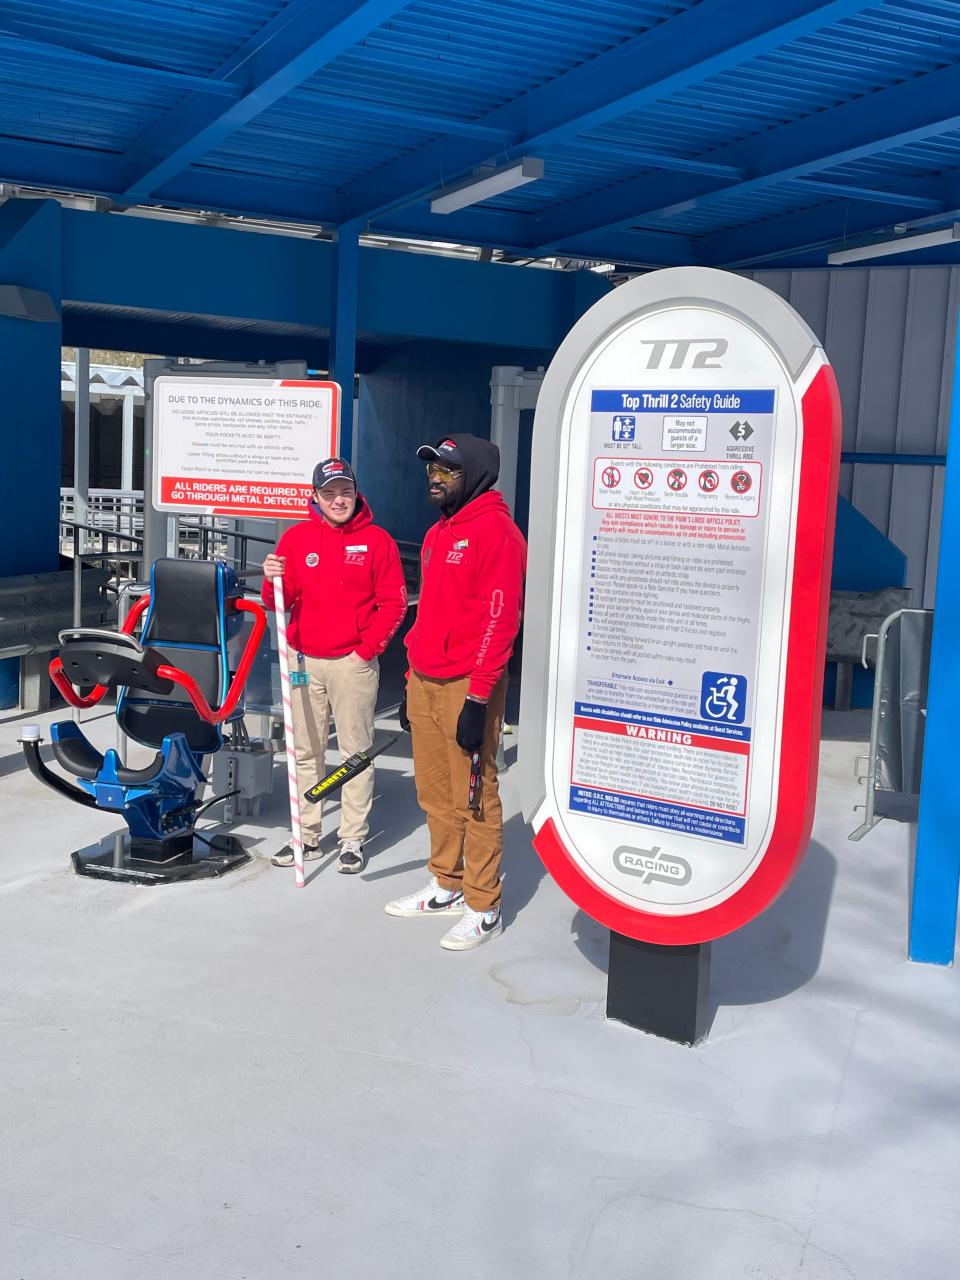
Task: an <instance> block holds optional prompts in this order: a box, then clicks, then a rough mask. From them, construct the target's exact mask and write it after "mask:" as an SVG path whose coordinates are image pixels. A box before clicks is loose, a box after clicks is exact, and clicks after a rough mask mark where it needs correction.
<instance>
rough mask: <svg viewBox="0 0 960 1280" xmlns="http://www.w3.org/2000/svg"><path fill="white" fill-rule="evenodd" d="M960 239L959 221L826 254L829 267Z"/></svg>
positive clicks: (950, 242) (928, 247)
mask: <svg viewBox="0 0 960 1280" xmlns="http://www.w3.org/2000/svg"><path fill="white" fill-rule="evenodd" d="M955 240H960V223H958V222H955V223H954V224H953V226H952V227H944V228H943V229H942V230H941V231H927V232H925V233H924V234H923V235H919V236H904V237H902V238H901V239H899V240H881V242H880V243H879V244H861V245H858V246H857V248H856V249H840V250H838V251H837V252H836V253H831V254H828V255H827V262H828V263H829V264H830V266H831V267H839V266H842V265H843V263H845V262H866V261H868V260H869V259H870V258H889V257H892V256H893V254H895V253H916V251H917V250H918V249H931V248H933V246H934V245H938V244H952V243H953V242H954V241H955Z"/></svg>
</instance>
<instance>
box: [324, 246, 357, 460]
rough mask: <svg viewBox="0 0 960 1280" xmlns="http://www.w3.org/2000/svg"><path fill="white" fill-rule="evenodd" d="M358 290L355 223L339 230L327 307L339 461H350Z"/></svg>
mask: <svg viewBox="0 0 960 1280" xmlns="http://www.w3.org/2000/svg"><path fill="white" fill-rule="evenodd" d="M359 288H360V236H359V228H358V226H357V224H356V223H355V222H350V223H347V224H346V225H345V226H342V227H340V228H339V229H338V231H337V233H336V235H335V237H334V245H333V296H332V298H331V306H330V320H331V326H330V375H331V377H332V378H333V380H334V382H338V383H339V384H340V445H339V454H340V457H341V458H346V459H347V460H348V461H350V462H352V461H353V452H354V449H353V445H354V441H353V383H354V376H355V374H356V369H357V305H358V297H359Z"/></svg>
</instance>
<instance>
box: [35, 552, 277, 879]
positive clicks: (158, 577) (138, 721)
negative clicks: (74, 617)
mask: <svg viewBox="0 0 960 1280" xmlns="http://www.w3.org/2000/svg"><path fill="white" fill-rule="evenodd" d="M144 615H145V616H144ZM247 615H250V617H251V619H252V626H251V628H250V634H249V636H248V637H247V640H246V643H245V644H244V647H243V652H242V656H241V658H240V660H239V662H238V664H237V669H236V671H235V672H233V673H231V671H230V662H229V658H228V643H229V641H230V640H231V639H233V638H234V637H236V636H237V635H238V634H239V632H240V629H241V627H242V626H243V624H244V621H245V618H246V616H247ZM141 618H143V629H142V633H141V636H140V639H139V640H138V639H137V638H136V637H135V635H134V631H135V629H136V626H137V623H138V622H139V621H140V620H141ZM265 627H266V615H265V613H264V611H263V609H262V608H261V606H260V605H259V604H258V603H256V602H254V601H252V600H244V599H243V598H242V594H241V588H240V585H239V583H238V581H237V577H236V575H235V573H234V572H233V570H232V569H230V568H229V567H228V566H227V565H225V564H223V563H220V562H213V561H206V560H158V561H156V563H155V564H154V565H153V567H152V570H151V573H150V593H149V595H146V596H143V597H142V598H141V599H140V600H138V601H137V603H136V604H135V605H134V607H133V608H132V609H131V611H130V613H129V615H128V616H127V619H126V622H125V623H124V626H123V628H122V630H120V631H109V630H105V629H101V628H94V627H77V628H70V629H68V630H66V631H62V632H61V633H60V653H59V656H58V657H56V658H54V659H53V661H52V662H51V663H50V678H51V680H52V681H53V683H54V684H55V685H56V687H57V688H58V689H59V691H60V692H61V693H62V694H63V697H64V698H65V699H66V701H67V702H68V703H69V704H70V705H71V706H74V707H93V706H95V705H96V704H97V703H98V702H100V700H101V699H102V698H103V697H104V696H105V695H106V694H107V692H108V691H110V690H113V691H115V692H116V698H117V700H116V716H117V722H118V724H119V726H120V728H121V730H122V731H123V733H124V734H125V735H126V736H127V738H129V739H130V740H132V741H134V742H138V743H140V744H141V745H142V746H146V747H150V748H152V749H153V750H154V751H155V752H156V755H155V756H154V758H153V760H151V761H150V762H149V764H147V765H146V766H144V767H142V768H130V767H128V766H126V765H124V764H123V763H122V762H121V760H120V756H119V755H118V753H117V752H116V751H114V750H109V751H107V752H106V753H105V754H104V753H101V752H100V751H99V750H98V749H97V748H96V747H95V746H94V745H93V743H91V742H90V741H89V740H88V738H87V737H86V736H85V735H84V733H83V731H82V730H81V729H80V727H79V725H77V724H75V723H74V722H73V721H72V720H62V721H60V722H59V723H57V724H54V725H52V726H51V731H50V732H51V745H52V747H53V754H54V758H55V759H56V761H57V763H58V764H59V765H60V766H61V768H62V769H64V770H65V771H67V772H68V773H71V774H73V776H74V778H75V779H76V781H75V782H69V781H67V780H66V779H65V778H63V777H62V776H61V775H60V774H58V773H56V772H54V771H53V770H52V769H51V768H49V766H48V765H47V764H45V763H44V761H43V760H42V759H41V757H40V740H39V735H38V734H37V736H30V735H28V734H27V732H26V731H24V734H23V735H22V739H21V741H22V744H23V751H24V755H25V757H26V761H27V765H28V767H29V768H30V770H31V772H32V773H33V774H34V776H35V777H37V778H38V779H39V780H40V781H41V782H43V783H44V784H45V785H47V786H49V787H52V788H53V789H54V790H55V791H58V792H60V794H61V795H66V796H69V797H70V799H72V800H74V801H76V802H77V803H79V804H83V805H87V806H90V807H94V808H97V809H101V810H104V811H106V812H109V813H116V814H118V815H120V816H121V817H122V818H123V819H124V821H125V822H126V824H127V827H128V828H129V840H124V839H122V838H121V837H119V836H118V837H117V840H116V842H115V846H114V850H113V852H112V853H110V852H108V853H100V852H97V853H95V854H93V855H89V856H88V855H85V854H83V853H79V852H75V853H74V854H72V858H73V864H74V867H75V869H76V871H77V872H78V873H79V874H82V875H93V876H99V877H101V878H108V879H117V880H121V879H122V880H134V881H138V882H140V883H149V884H153V883H159V882H163V881H171V880H185V879H196V878H199V877H206V876H211V875H222V874H223V872H224V871H229V870H231V869H232V868H233V867H235V866H239V865H240V864H241V863H243V862H246V861H248V860H249V855H248V854H247V853H246V852H245V851H244V849H243V847H242V845H241V844H240V842H239V841H238V840H237V839H235V838H234V837H230V836H222V835H221V836H216V837H214V838H213V840H207V839H205V838H204V837H202V836H200V835H199V834H198V833H196V832H195V823H196V819H197V816H198V814H199V813H200V811H201V810H202V809H205V808H207V807H208V806H209V805H210V804H213V803H216V800H217V799H223V798H225V797H214V799H213V800H208V801H206V803H204V802H202V801H201V800H200V799H199V797H200V796H201V794H202V791H203V785H204V784H205V782H206V780H207V779H206V772H205V770H204V758H205V757H208V756H210V755H212V754H213V753H214V752H216V751H219V749H220V748H221V746H222V745H223V725H225V724H230V723H232V722H234V721H238V720H241V719H242V717H243V690H244V685H245V683H246V680H247V676H248V674H249V671H250V667H251V666H252V664H253V659H254V655H255V654H256V652H257V648H258V646H259V644H260V640H261V638H262V636H263V632H264V629H265ZM91 686H92V688H91ZM195 840H196V841H197V842H199V843H200V844H201V845H202V849H201V851H198V852H197V853H196V854H195Z"/></svg>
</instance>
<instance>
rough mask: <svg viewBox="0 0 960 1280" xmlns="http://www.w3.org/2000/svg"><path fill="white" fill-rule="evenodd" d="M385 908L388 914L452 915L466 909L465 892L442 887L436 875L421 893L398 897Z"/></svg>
mask: <svg viewBox="0 0 960 1280" xmlns="http://www.w3.org/2000/svg"><path fill="white" fill-rule="evenodd" d="M383 909H384V911H385V912H386V913H387V915H388V916H437V915H448V916H452V915H457V914H458V913H459V912H461V911H462V910H463V909H464V908H463V894H462V892H461V891H460V890H459V889H441V888H440V886H439V884H438V883H437V880H436V877H434V878H433V879H432V880H431V881H430V883H429V884H428V885H427V887H426V888H425V889H421V890H420V892H419V893H411V894H408V896H407V897H406V898H396V899H395V900H394V901H393V902H388V903H387V905H386V906H385V907H384V908H383Z"/></svg>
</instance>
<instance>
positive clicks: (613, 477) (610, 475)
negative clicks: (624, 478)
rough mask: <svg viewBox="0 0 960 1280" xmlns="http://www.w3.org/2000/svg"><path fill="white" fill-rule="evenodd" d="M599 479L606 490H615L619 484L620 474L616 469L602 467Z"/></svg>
mask: <svg viewBox="0 0 960 1280" xmlns="http://www.w3.org/2000/svg"><path fill="white" fill-rule="evenodd" d="M600 479H601V480H602V481H603V483H604V484H605V485H606V486H607V488H608V489H615V488H616V487H617V485H618V484H619V483H620V472H619V471H618V470H617V468H616V467H604V468H603V474H602V475H601V477H600Z"/></svg>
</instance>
